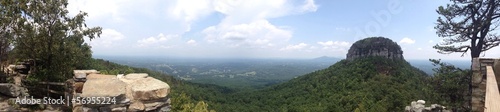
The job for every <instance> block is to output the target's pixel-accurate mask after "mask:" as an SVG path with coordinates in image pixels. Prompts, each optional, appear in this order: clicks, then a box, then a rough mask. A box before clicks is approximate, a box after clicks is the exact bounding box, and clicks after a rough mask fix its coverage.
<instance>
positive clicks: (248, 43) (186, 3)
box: [68, 0, 500, 60]
mask: <svg viewBox="0 0 500 112" xmlns="http://www.w3.org/2000/svg"><path fill="white" fill-rule="evenodd" d="M448 2H449V1H447V0H419V1H417V0H377V1H371V0H104V1H102V0H70V1H69V5H68V9H69V11H70V13H71V15H75V14H76V13H77V12H78V11H84V12H87V13H88V15H89V16H88V17H87V19H86V20H87V25H88V26H101V27H103V34H102V35H101V37H100V38H98V39H94V40H92V41H89V40H86V42H88V43H90V44H91V45H92V50H93V53H94V55H108V56H115V55H116V56H170V57H218V58H226V57H227V58H235V57H236V58H315V57H320V56H331V57H338V58H345V55H346V53H347V50H348V49H349V47H350V45H351V44H352V43H354V42H355V41H357V40H360V39H362V38H366V37H373V36H383V37H387V38H390V39H392V40H393V41H395V42H398V44H399V45H400V46H401V47H402V48H403V51H404V54H403V55H404V57H405V58H406V59H429V58H441V59H460V60H468V59H469V55H467V56H464V57H460V55H461V54H459V53H455V54H449V55H445V54H438V53H437V52H436V50H434V49H432V46H433V45H435V44H436V43H438V42H440V41H441V39H442V38H440V37H438V36H437V35H436V33H435V30H434V29H433V27H434V26H435V22H436V19H437V18H438V14H437V13H436V11H435V9H436V8H437V7H438V6H441V5H445V4H446V3H448ZM499 49H500V48H494V49H491V50H490V51H487V52H486V53H485V57H500V52H498V51H500V50H499ZM495 51H497V52H495Z"/></svg>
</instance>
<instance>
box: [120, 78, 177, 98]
mask: <svg viewBox="0 0 500 112" xmlns="http://www.w3.org/2000/svg"><path fill="white" fill-rule="evenodd" d="M127 90H128V91H130V92H131V94H130V95H131V96H132V97H133V99H135V100H142V101H147V100H156V99H162V98H166V97H167V95H168V93H169V92H170V86H169V85H168V84H167V83H165V82H162V81H160V80H158V79H155V78H152V77H147V78H140V79H136V80H134V81H132V82H129V86H128V88H127Z"/></svg>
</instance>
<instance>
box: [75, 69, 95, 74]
mask: <svg viewBox="0 0 500 112" xmlns="http://www.w3.org/2000/svg"><path fill="white" fill-rule="evenodd" d="M81 73H84V74H98V73H99V71H97V70H73V74H81Z"/></svg>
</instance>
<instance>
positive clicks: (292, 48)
mask: <svg viewBox="0 0 500 112" xmlns="http://www.w3.org/2000/svg"><path fill="white" fill-rule="evenodd" d="M307 46H308V45H307V44H305V43H300V44H297V45H288V46H286V47H284V48H281V49H280V50H301V49H303V48H305V47H307Z"/></svg>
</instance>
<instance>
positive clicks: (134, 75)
mask: <svg viewBox="0 0 500 112" xmlns="http://www.w3.org/2000/svg"><path fill="white" fill-rule="evenodd" d="M146 77H148V74H146V73H131V74H127V75H126V76H125V78H127V79H137V78H146Z"/></svg>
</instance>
